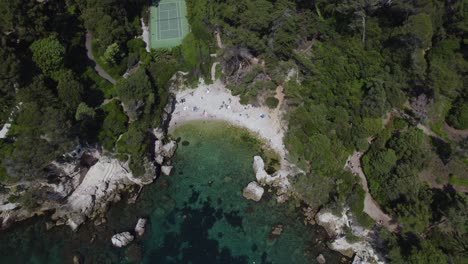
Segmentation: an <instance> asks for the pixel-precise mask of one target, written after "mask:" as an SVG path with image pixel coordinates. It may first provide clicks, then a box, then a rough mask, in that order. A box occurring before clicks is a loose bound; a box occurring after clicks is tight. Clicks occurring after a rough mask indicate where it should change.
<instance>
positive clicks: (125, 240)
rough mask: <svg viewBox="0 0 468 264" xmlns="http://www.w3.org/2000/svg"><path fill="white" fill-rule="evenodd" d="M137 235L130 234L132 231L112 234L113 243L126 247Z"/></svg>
mask: <svg viewBox="0 0 468 264" xmlns="http://www.w3.org/2000/svg"><path fill="white" fill-rule="evenodd" d="M134 238H135V237H134V236H133V235H132V234H130V232H122V233H118V234H115V235H113V236H112V238H111V242H112V245H114V246H116V247H119V248H120V247H125V246H126V245H128V244H130V242H132V241H133V239H134Z"/></svg>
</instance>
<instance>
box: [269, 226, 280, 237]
mask: <svg viewBox="0 0 468 264" xmlns="http://www.w3.org/2000/svg"><path fill="white" fill-rule="evenodd" d="M282 232H283V225H275V226H273V227H272V228H271V234H272V235H274V236H279V235H281V233H282Z"/></svg>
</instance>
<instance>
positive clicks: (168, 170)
mask: <svg viewBox="0 0 468 264" xmlns="http://www.w3.org/2000/svg"><path fill="white" fill-rule="evenodd" d="M171 171H172V166H161V172H162V173H163V174H164V175H166V176H169V175H170V174H171Z"/></svg>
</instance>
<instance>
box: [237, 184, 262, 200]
mask: <svg viewBox="0 0 468 264" xmlns="http://www.w3.org/2000/svg"><path fill="white" fill-rule="evenodd" d="M263 192H264V190H263V187H262V186H260V185H259V184H258V183H257V182H254V181H253V182H250V183H249V184H248V185H247V187H245V188H244V190H243V192H242V195H243V196H244V197H245V198H246V199H249V200H254V201H255V202H258V201H260V199H262V196H263Z"/></svg>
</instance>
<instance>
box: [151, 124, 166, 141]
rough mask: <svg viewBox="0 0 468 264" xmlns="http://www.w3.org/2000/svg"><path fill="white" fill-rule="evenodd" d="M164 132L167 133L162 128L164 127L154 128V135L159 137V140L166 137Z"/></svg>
mask: <svg viewBox="0 0 468 264" xmlns="http://www.w3.org/2000/svg"><path fill="white" fill-rule="evenodd" d="M164 134H165V133H164V131H163V130H162V128H159V127H158V128H155V129H153V135H154V136H155V137H156V138H157V139H159V140H163V139H164V137H165V136H164Z"/></svg>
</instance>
